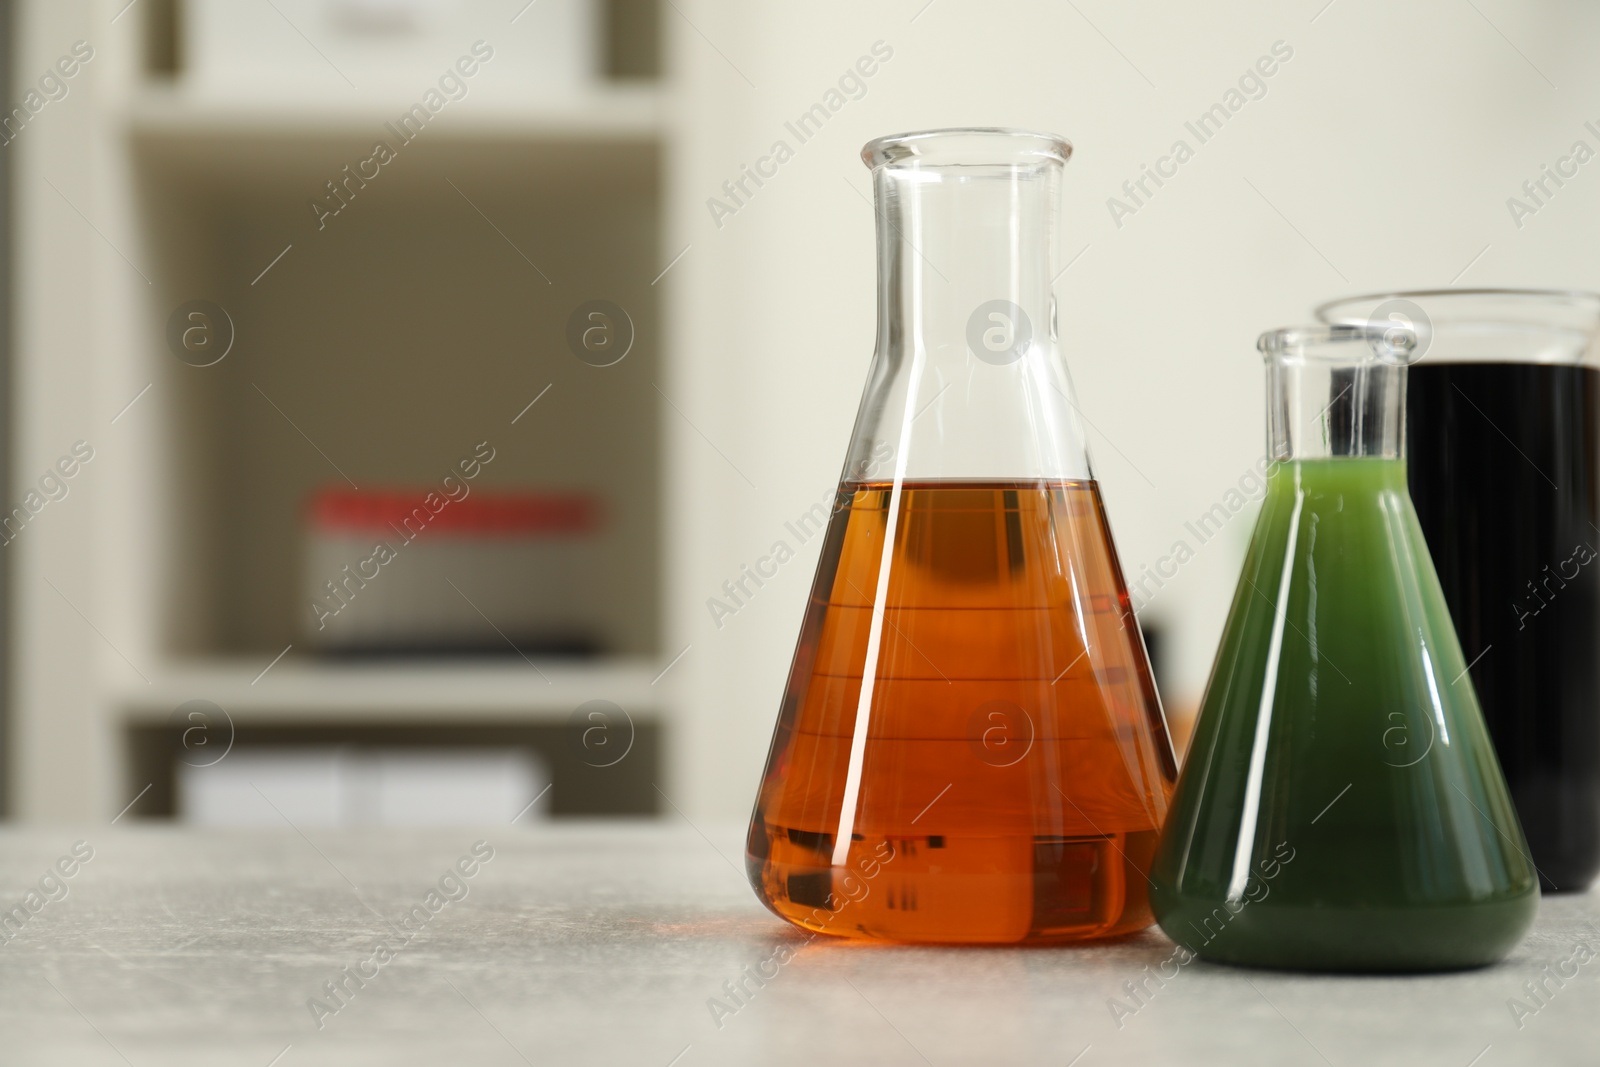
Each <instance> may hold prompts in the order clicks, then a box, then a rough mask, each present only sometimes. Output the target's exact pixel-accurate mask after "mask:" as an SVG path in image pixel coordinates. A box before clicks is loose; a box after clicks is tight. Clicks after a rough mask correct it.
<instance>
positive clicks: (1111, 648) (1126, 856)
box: [746, 481, 1177, 942]
mask: <svg viewBox="0 0 1600 1067" xmlns="http://www.w3.org/2000/svg"><path fill="white" fill-rule="evenodd" d="M891 499H892V490H891V488H890V486H889V485H888V484H887V483H847V484H845V485H844V486H842V487H841V489H840V494H839V498H838V506H837V507H836V509H835V511H834V515H833V519H832V522H831V524H830V526H829V529H828V534H827V539H826V542H825V543H824V546H823V550H822V559H821V562H820V563H819V565H818V573H817V580H816V583H815V585H814V586H813V588H812V595H811V600H810V603H809V605H808V607H807V611H806V618H805V622H804V625H803V627H802V629H801V633H800V643H799V648H798V649H797V651H796V653H795V659H794V666H793V668H792V670H791V673H790V676H789V684H788V689H787V691H786V692H785V694H784V700H783V707H782V709H781V711H780V713H779V717H778V726H777V732H776V735H775V737H774V739H773V744H772V751H771V754H770V756H769V757H768V761H767V771H766V776H765V778H764V779H763V781H762V783H761V791H760V795H759V797H758V798H757V801H756V810H755V815H754V818H753V820H752V823H751V827H750V836H749V842H748V846H747V850H746V864H747V867H748V870H749V872H750V879H751V882H752V884H753V885H754V886H755V889H756V893H757V894H758V895H759V896H760V897H761V899H762V901H763V902H765V903H766V905H767V906H768V907H770V908H771V909H772V910H773V911H774V912H776V913H777V914H778V915H780V916H782V917H783V918H785V919H788V920H789V921H790V922H793V923H796V924H797V925H799V926H802V927H805V928H807V929H811V930H817V931H820V932H824V933H830V934H838V935H843V936H849V937H858V938H869V939H876V940H884V941H951V942H956V941H966V942H1046V941H1074V940H1081V939H1086V938H1095V937H1108V936H1114V935H1117V934H1122V933H1127V932H1129V931H1132V930H1137V929H1139V928H1141V927H1144V926H1147V925H1149V924H1150V922H1151V921H1152V917H1151V914H1150V907H1149V901H1148V896H1147V884H1146V872H1147V871H1148V870H1149V867H1150V858H1151V855H1152V853H1153V851H1154V849H1155V843H1156V833H1157V830H1158V829H1159V823H1160V820H1161V818H1162V816H1163V815H1164V814H1165V812H1166V808H1167V801H1168V798H1169V796H1170V795H1171V792H1172V786H1173V781H1174V779H1175V778H1176V777H1177V768H1176V766H1175V762H1174V758H1173V754H1172V746H1171V742H1170V741H1169V740H1168V738H1167V733H1166V726H1165V723H1164V721H1163V719H1162V715H1161V708H1160V704H1159V702H1158V700H1157V698H1156V693H1155V686H1154V684H1153V682H1152V680H1151V677H1150V669H1149V664H1148V660H1147V658H1146V656H1145V651H1144V643H1143V641H1142V639H1141V638H1140V636H1139V634H1138V631H1137V627H1136V624H1135V622H1134V618H1133V613H1132V611H1131V609H1130V607H1129V604H1128V597H1127V591H1126V589H1125V587H1124V585H1123V581H1122V573H1121V570H1120V568H1119V566H1118V564H1117V559H1116V551H1115V549H1114V548H1113V546H1112V544H1111V538H1110V533H1109V530H1108V529H1107V526H1106V522H1105V512H1104V509H1103V507H1102V505H1101V503H1100V494H1099V490H1098V488H1097V487H1096V486H1095V484H1094V483H1093V482H1088V481H1083V482H920V483H909V482H908V483H905V484H904V487H903V495H902V497H901V500H900V504H899V513H898V519H897V521H896V522H895V537H894V541H893V544H892V545H891V546H890V551H891V552H892V558H891V565H890V569H889V573H888V576H887V579H886V585H885V589H884V596H883V604H882V610H881V612H876V611H875V608H876V607H877V605H876V599H877V592H878V589H879V583H880V564H881V561H882V554H883V551H884V540H885V533H886V531H887V530H888V526H889V521H890V504H891ZM875 615H876V616H877V620H878V621H877V623H876V630H877V634H878V639H877V643H876V657H875V663H876V668H875V670H874V671H873V674H872V677H873V692H872V694H871V699H870V709H871V710H870V713H869V714H868V716H867V720H866V722H865V723H864V724H862V725H863V727H864V728H863V729H862V730H861V731H858V730H857V707H858V704H859V703H860V700H861V693H862V687H863V674H864V671H865V668H866V663H867V658H868V654H869V646H870V645H871V644H872V641H871V636H872V632H873V630H874V618H875ZM852 801H853V803H852ZM842 820H847V821H845V822H844V823H843V828H842V829H841V821H842ZM841 833H847V834H848V835H849V844H848V846H847V847H846V848H844V849H842V850H841V849H840V848H838V835H839V834H841Z"/></svg>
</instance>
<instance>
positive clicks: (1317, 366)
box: [1257, 326, 1414, 462]
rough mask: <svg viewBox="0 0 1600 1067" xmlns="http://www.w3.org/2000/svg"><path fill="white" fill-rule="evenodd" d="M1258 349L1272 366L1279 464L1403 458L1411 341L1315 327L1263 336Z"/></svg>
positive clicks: (1271, 421) (1271, 445)
mask: <svg viewBox="0 0 1600 1067" xmlns="http://www.w3.org/2000/svg"><path fill="white" fill-rule="evenodd" d="M1257 347H1258V348H1260V350H1261V352H1262V354H1263V355H1264V356H1265V357H1266V361H1267V454H1268V455H1269V456H1270V457H1271V458H1272V459H1273V460H1275V461H1280V462H1281V461H1284V460H1296V459H1322V458H1328V457H1334V456H1364V457H1370V458H1374V459H1401V458H1403V457H1404V455H1405V406H1406V367H1405V360H1406V356H1407V355H1408V354H1409V353H1410V352H1411V351H1412V350H1413V347H1414V339H1413V338H1412V337H1411V336H1410V335H1408V334H1405V333H1403V332H1402V333H1396V332H1395V331H1393V330H1391V331H1388V332H1385V333H1378V332H1376V331H1374V330H1371V329H1367V328H1364V327H1353V326H1331V327H1311V328H1307V329H1288V330H1277V331H1274V332H1272V333H1267V334H1263V335H1262V337H1261V340H1260V342H1259V343H1258V345H1257Z"/></svg>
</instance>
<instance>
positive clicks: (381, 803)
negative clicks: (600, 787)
mask: <svg viewBox="0 0 1600 1067" xmlns="http://www.w3.org/2000/svg"><path fill="white" fill-rule="evenodd" d="M176 769H177V772H178V773H177V793H178V796H177V809H178V818H179V819H180V820H182V821H183V822H187V823H192V824H194V825H198V826H280V827H281V826H282V825H283V823H284V820H285V819H287V820H288V821H289V822H290V823H291V824H292V825H294V826H481V825H486V824H504V823H506V822H508V821H510V820H511V819H512V818H513V817H515V816H516V815H517V813H518V812H519V811H526V814H525V815H523V816H522V818H523V819H524V820H526V819H530V818H542V817H544V815H545V814H547V813H548V810H549V804H550V797H549V794H548V792H547V787H548V786H549V784H550V775H549V772H548V770H547V769H546V768H545V766H544V764H543V762H542V761H540V760H539V758H538V757H537V756H536V755H534V754H533V753H531V752H528V751H525V750H522V749H456V750H444V751H439V750H434V751H417V750H413V749H377V750H366V749H359V748H357V749H352V748H349V747H343V748H334V747H327V746H265V745H263V746H252V747H241V748H238V749H235V750H234V751H232V752H230V753H228V754H227V755H226V757H225V758H222V759H219V760H218V761H216V762H215V763H211V764H208V765H206V766H194V765H191V764H189V763H179V764H178V766H177V768H176ZM536 799H537V802H536V803H534V804H533V806H532V807H529V806H528V804H529V802H530V801H534V800H536Z"/></svg>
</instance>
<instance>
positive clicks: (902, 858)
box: [746, 827, 1156, 944]
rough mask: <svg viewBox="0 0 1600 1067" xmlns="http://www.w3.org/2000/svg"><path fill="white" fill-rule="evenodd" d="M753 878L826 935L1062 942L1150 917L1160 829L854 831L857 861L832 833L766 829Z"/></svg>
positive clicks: (755, 852)
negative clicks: (1149, 881)
mask: <svg viewBox="0 0 1600 1067" xmlns="http://www.w3.org/2000/svg"><path fill="white" fill-rule="evenodd" d="M756 833H758V834H760V836H761V838H762V840H760V841H756V842H752V844H753V846H754V847H752V848H751V849H750V850H749V851H748V852H747V853H746V868H747V870H748V873H749V876H750V882H751V885H752V886H754V888H755V890H756V895H757V896H759V897H760V898H761V901H762V903H764V904H766V906H767V907H768V908H769V909H771V910H772V911H773V912H774V913H775V914H776V915H778V916H779V917H780V918H783V919H786V920H788V921H789V922H791V923H794V924H795V925H796V926H799V927H801V928H802V929H805V930H810V931H813V932H815V933H820V934H828V935H831V936H834V937H843V938H851V939H856V940H866V941H878V942H892V943H904V944H1060V943H1067V942H1074V941H1089V940H1099V939H1103V938H1112V937H1120V936H1122V935H1125V934H1130V933H1134V932H1136V931H1138V930H1142V929H1144V928H1145V927H1147V926H1149V925H1151V924H1152V923H1153V922H1154V921H1155V917H1154V916H1153V915H1152V914H1151V911H1150V906H1149V900H1148V896H1147V893H1146V881H1145V876H1144V874H1143V873H1141V871H1142V870H1148V868H1149V864H1150V858H1151V856H1152V855H1153V853H1154V851H1155V842H1156V832H1155V831H1153V830H1144V831H1135V832H1132V833H1113V834H1105V835H1096V836H1093V837H1048V836H1046V837H1041V836H1034V835H1024V834H993V835H983V834H962V835H942V834H930V835H927V836H923V837H864V836H863V835H859V834H858V835H855V836H854V838H853V840H852V843H851V847H850V850H849V856H848V858H847V861H846V863H844V864H842V865H835V864H833V863H831V862H830V854H831V850H832V842H833V839H832V837H831V836H830V835H826V834H817V833H807V832H805V831H800V830H795V829H785V828H782V827H767V828H766V831H765V833H761V832H760V831H756Z"/></svg>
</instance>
